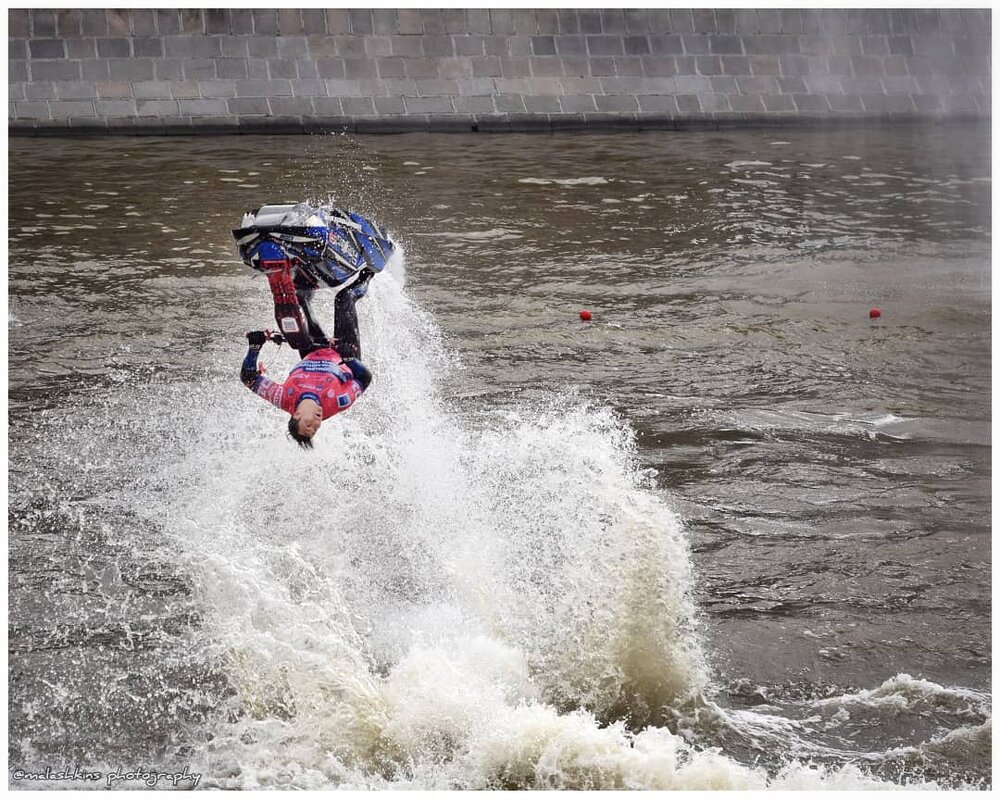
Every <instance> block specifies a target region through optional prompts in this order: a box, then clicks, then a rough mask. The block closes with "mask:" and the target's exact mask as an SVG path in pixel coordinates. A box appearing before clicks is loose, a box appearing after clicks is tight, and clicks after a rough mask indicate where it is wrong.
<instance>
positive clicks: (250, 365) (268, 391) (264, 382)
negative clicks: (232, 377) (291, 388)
mask: <svg viewBox="0 0 1000 800" xmlns="http://www.w3.org/2000/svg"><path fill="white" fill-rule="evenodd" d="M255 333H258V332H254V333H251V334H247V339H248V340H249V342H250V346H249V348H248V349H247V354H246V355H245V356H244V357H243V365H242V366H241V367H240V380H241V381H243V385H244V386H246V387H247V388H248V389H249V390H250V391H251V392H253V393H254V394H256V395H259V396H260V397H263V398H264V399H265V400H267V402H269V403H271V404H272V405H274V406H277V407H278V408H281V389H282V385H281V384H280V383H275V382H274V381H272V380H271V379H270V378H265V377H264V375H263V373H262V369H261V367H259V366H258V365H257V356H259V355H260V348H261V347H263V345H264V341H263V335H261V336H255V335H254V334H255Z"/></svg>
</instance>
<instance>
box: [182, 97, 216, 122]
mask: <svg viewBox="0 0 1000 800" xmlns="http://www.w3.org/2000/svg"><path fill="white" fill-rule="evenodd" d="M177 102H178V108H179V110H180V113H181V114H184V115H189V116H219V117H221V116H224V115H225V114H227V113H228V111H229V106H228V104H227V102H226V101H225V100H217V99H207V98H201V99H198V100H194V99H191V100H178V101H177Z"/></svg>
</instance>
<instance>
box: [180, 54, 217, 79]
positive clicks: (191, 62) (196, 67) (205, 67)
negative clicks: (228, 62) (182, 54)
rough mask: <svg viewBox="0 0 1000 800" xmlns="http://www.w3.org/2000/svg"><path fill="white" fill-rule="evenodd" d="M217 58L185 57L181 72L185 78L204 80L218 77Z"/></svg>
mask: <svg viewBox="0 0 1000 800" xmlns="http://www.w3.org/2000/svg"><path fill="white" fill-rule="evenodd" d="M215 64H216V62H215V59H212V58H185V59H183V60H182V61H181V74H182V76H183V78H184V79H185V80H204V79H209V80H211V79H213V78H217V77H218V75H217V74H216V71H215Z"/></svg>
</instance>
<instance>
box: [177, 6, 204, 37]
mask: <svg viewBox="0 0 1000 800" xmlns="http://www.w3.org/2000/svg"><path fill="white" fill-rule="evenodd" d="M204 32H205V17H204V14H203V13H202V9H200V8H182V9H181V33H187V34H198V33H204Z"/></svg>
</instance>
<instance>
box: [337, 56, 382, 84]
mask: <svg viewBox="0 0 1000 800" xmlns="http://www.w3.org/2000/svg"><path fill="white" fill-rule="evenodd" d="M344 77H345V78H349V79H350V78H354V79H357V78H377V77H378V71H377V69H376V66H375V59H371V58H345V59H344Z"/></svg>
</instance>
